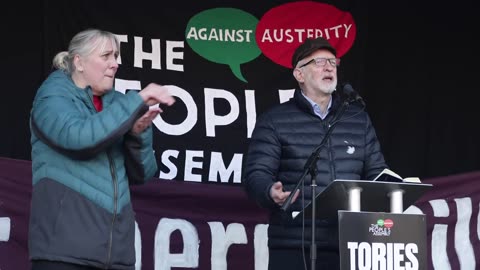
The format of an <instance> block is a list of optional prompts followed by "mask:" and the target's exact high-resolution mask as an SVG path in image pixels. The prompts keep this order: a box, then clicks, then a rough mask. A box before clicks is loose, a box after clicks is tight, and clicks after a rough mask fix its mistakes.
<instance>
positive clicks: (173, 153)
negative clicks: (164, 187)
mask: <svg viewBox="0 0 480 270" xmlns="http://www.w3.org/2000/svg"><path fill="white" fill-rule="evenodd" d="M179 153H180V152H179V151H178V150H165V151H164V152H163V153H162V157H161V160H162V164H163V165H165V166H166V167H167V168H168V169H169V172H163V171H162V170H160V175H159V176H158V178H160V179H166V180H172V179H173V178H175V177H176V176H177V172H178V170H177V166H175V164H173V162H172V160H171V159H170V157H174V158H175V159H177V158H178V154H179Z"/></svg>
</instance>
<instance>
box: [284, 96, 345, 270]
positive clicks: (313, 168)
mask: <svg viewBox="0 0 480 270" xmlns="http://www.w3.org/2000/svg"><path fill="white" fill-rule="evenodd" d="M350 102H351V101H350V100H349V99H346V100H345V101H343V103H342V105H341V107H340V108H339V109H338V113H337V114H336V115H335V118H334V119H333V120H332V122H330V125H329V127H328V130H327V132H326V133H325V136H324V137H323V139H322V141H321V142H320V144H319V145H318V146H317V147H315V149H314V150H313V151H312V154H310V157H309V158H308V160H307V162H306V163H305V166H304V170H303V174H302V176H301V177H300V180H299V181H298V182H297V185H296V186H295V188H294V189H293V190H292V191H291V193H290V195H289V196H288V197H287V199H286V200H285V203H284V204H283V205H282V206H281V209H282V210H283V211H286V210H288V208H289V207H290V205H291V204H292V199H293V196H294V194H295V193H296V192H297V190H298V189H300V185H302V184H303V183H304V182H305V178H306V176H307V174H310V176H311V187H312V190H311V191H312V200H311V205H312V216H311V219H312V220H311V222H312V223H311V224H312V225H311V227H312V228H311V242H310V258H311V267H310V269H311V270H315V268H316V261H317V244H316V242H315V238H316V236H315V232H316V217H315V213H316V205H315V204H316V203H315V197H316V188H317V182H316V178H317V177H316V176H317V161H318V160H319V159H320V151H321V150H322V148H323V147H324V146H325V144H326V143H327V141H328V138H329V137H330V134H332V131H333V129H334V128H335V126H336V124H337V123H338V120H339V119H341V117H342V115H343V114H344V113H345V111H346V110H347V107H348V105H350Z"/></svg>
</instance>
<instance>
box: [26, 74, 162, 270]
mask: <svg viewBox="0 0 480 270" xmlns="http://www.w3.org/2000/svg"><path fill="white" fill-rule="evenodd" d="M102 102H103V110H102V111H101V112H97V111H96V110H95V107H94V104H93V96H92V91H91V89H90V87H87V88H85V89H81V88H78V87H77V86H76V85H75V84H74V83H73V81H72V80H71V78H70V76H68V75H67V74H65V73H63V72H62V71H55V72H53V73H52V74H51V75H50V76H49V77H48V78H47V79H46V80H45V81H44V83H43V84H42V85H41V86H40V88H39V90H38V92H37V94H36V96H35V99H34V102H33V107H32V111H31V117H30V128H31V144H32V174H33V190H32V202H31V215H30V227H29V255H30V259H31V260H36V259H41V260H53V261H63V262H70V263H76V264H81V265H89V266H94V267H99V268H105V269H134V265H135V250H134V239H135V218H134V212H133V209H132V206H131V202H130V192H129V181H130V183H132V182H135V183H141V182H144V181H146V180H148V179H151V178H152V176H153V175H154V174H155V172H156V170H157V164H156V160H155V156H154V153H153V149H152V129H151V127H150V128H148V129H147V130H145V131H144V132H143V133H141V134H140V135H134V134H133V133H131V132H130V130H131V128H132V126H133V124H134V122H135V121H136V120H137V119H138V118H140V117H141V116H142V115H143V114H144V113H145V112H146V111H147V110H148V106H147V105H145V103H144V102H143V100H142V98H141V97H140V95H139V94H138V93H137V92H136V91H130V92H128V93H127V94H122V93H120V92H117V91H115V90H113V89H112V90H111V91H108V92H107V93H106V94H105V95H104V96H103V97H102Z"/></svg>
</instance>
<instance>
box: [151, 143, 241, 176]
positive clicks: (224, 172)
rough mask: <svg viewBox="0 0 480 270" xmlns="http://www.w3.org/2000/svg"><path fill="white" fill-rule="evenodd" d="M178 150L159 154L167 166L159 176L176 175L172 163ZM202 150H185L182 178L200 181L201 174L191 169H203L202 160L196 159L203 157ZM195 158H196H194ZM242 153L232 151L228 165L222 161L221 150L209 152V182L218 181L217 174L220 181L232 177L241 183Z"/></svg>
mask: <svg viewBox="0 0 480 270" xmlns="http://www.w3.org/2000/svg"><path fill="white" fill-rule="evenodd" d="M179 153H180V152H179V151H178V150H172V149H168V150H165V151H164V152H163V153H162V155H161V161H162V164H163V165H165V166H166V167H167V168H168V171H166V172H165V171H163V170H160V174H159V178H160V179H167V180H171V179H174V178H175V177H177V173H178V169H177V165H176V164H175V163H174V161H173V160H172V159H171V158H173V159H174V160H177V158H178V155H179ZM203 157H204V151H193V150H185V163H184V166H183V167H184V168H185V171H184V180H185V181H190V182H201V181H202V175H201V174H194V173H193V170H194V169H197V170H200V169H203V162H201V161H198V159H203ZM194 159H196V160H194ZM242 159H243V154H242V153H234V154H233V157H232V160H231V161H230V165H229V166H228V167H226V166H225V162H224V161H223V156H222V154H221V152H211V155H210V168H209V175H208V181H209V182H218V178H217V175H218V176H219V178H220V183H228V181H229V179H230V178H232V174H233V182H234V183H241V179H242V162H243V160H242Z"/></svg>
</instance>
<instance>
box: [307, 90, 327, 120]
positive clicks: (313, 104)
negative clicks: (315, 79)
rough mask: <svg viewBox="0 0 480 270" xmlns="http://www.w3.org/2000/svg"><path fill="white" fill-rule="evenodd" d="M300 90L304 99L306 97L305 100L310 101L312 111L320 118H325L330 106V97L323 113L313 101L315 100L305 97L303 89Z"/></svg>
mask: <svg viewBox="0 0 480 270" xmlns="http://www.w3.org/2000/svg"><path fill="white" fill-rule="evenodd" d="M301 92H302V95H303V96H304V97H305V99H307V101H308V102H309V103H310V105H312V108H313V111H314V112H315V114H316V115H318V117H320V118H321V119H322V120H323V119H325V117H327V115H328V112H329V111H330V107H332V97H330V101H329V102H328V106H327V109H326V110H325V113H322V110H321V109H320V106H319V105H318V104H317V103H315V101H313V100H311V99H310V98H309V97H307V96H306V95H305V94H304V93H303V91H301Z"/></svg>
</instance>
